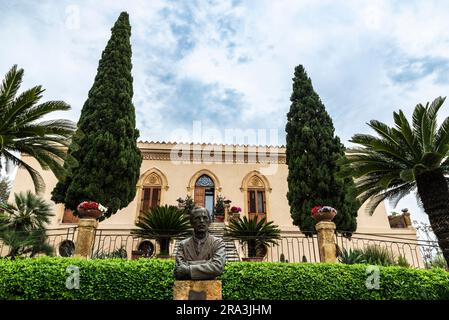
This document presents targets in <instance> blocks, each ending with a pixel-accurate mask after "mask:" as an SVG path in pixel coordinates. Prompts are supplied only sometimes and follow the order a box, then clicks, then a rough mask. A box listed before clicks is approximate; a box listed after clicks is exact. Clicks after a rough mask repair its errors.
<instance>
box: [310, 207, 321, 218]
mask: <svg viewBox="0 0 449 320" xmlns="http://www.w3.org/2000/svg"><path fill="white" fill-rule="evenodd" d="M321 208H322V206H315V207H313V208H312V210H311V212H312V217H314V216H315V215H316V214H317V213H318V210H320V209H321Z"/></svg>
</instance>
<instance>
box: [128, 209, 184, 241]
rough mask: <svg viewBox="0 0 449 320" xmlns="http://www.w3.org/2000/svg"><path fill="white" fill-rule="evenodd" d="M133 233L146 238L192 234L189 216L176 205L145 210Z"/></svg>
mask: <svg viewBox="0 0 449 320" xmlns="http://www.w3.org/2000/svg"><path fill="white" fill-rule="evenodd" d="M136 226H137V228H138V229H137V230H132V234H133V235H135V236H137V237H141V238H144V239H155V238H156V239H159V238H171V237H176V236H180V237H181V236H188V235H190V234H191V226H190V221H189V217H188V216H187V215H186V214H185V213H184V211H182V210H179V209H178V208H177V207H175V206H168V205H165V206H162V207H153V208H151V209H150V210H149V211H146V212H144V213H143V214H142V215H141V217H140V218H139V221H138V222H137V223H136Z"/></svg>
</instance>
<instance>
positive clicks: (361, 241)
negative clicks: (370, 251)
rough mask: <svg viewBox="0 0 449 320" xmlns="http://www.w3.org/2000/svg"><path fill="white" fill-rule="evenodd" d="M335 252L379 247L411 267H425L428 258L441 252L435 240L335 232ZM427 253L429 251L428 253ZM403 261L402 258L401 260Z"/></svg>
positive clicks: (340, 252)
mask: <svg viewBox="0 0 449 320" xmlns="http://www.w3.org/2000/svg"><path fill="white" fill-rule="evenodd" d="M335 238H336V244H337V253H338V254H339V255H341V254H342V252H343V251H344V250H346V251H348V252H350V251H356V250H358V251H364V250H366V249H367V248H369V247H371V248H373V247H374V248H379V249H382V250H383V251H384V252H386V253H387V254H388V255H389V257H391V259H392V260H393V261H394V262H396V263H397V262H398V259H399V258H402V259H405V261H406V262H407V263H408V264H409V265H410V266H412V267H415V268H425V267H426V264H427V263H428V261H427V260H428V259H431V258H432V257H434V256H436V255H438V254H440V253H441V250H440V248H439V246H438V243H437V242H436V241H425V240H416V239H407V238H404V237H400V236H392V235H381V234H368V233H355V234H353V235H352V236H351V237H346V236H343V235H342V234H341V233H338V234H336V237H335ZM429 253H431V254H430V255H429ZM403 261H404V260H403Z"/></svg>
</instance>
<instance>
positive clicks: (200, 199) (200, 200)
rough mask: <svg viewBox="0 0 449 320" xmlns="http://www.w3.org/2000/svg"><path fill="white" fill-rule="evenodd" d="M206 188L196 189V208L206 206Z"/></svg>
mask: <svg viewBox="0 0 449 320" xmlns="http://www.w3.org/2000/svg"><path fill="white" fill-rule="evenodd" d="M205 201H206V188H205V187H195V193H194V202H195V206H196V207H204V206H205V205H206V203H205Z"/></svg>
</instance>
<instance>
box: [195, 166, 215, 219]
mask: <svg viewBox="0 0 449 320" xmlns="http://www.w3.org/2000/svg"><path fill="white" fill-rule="evenodd" d="M194 201H195V206H197V207H204V208H206V209H207V210H209V213H210V214H212V212H213V210H214V202H215V184H214V181H213V180H212V179H211V177H209V176H208V175H207V174H203V175H202V176H200V177H199V178H198V179H197V180H196V182H195V192H194Z"/></svg>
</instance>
